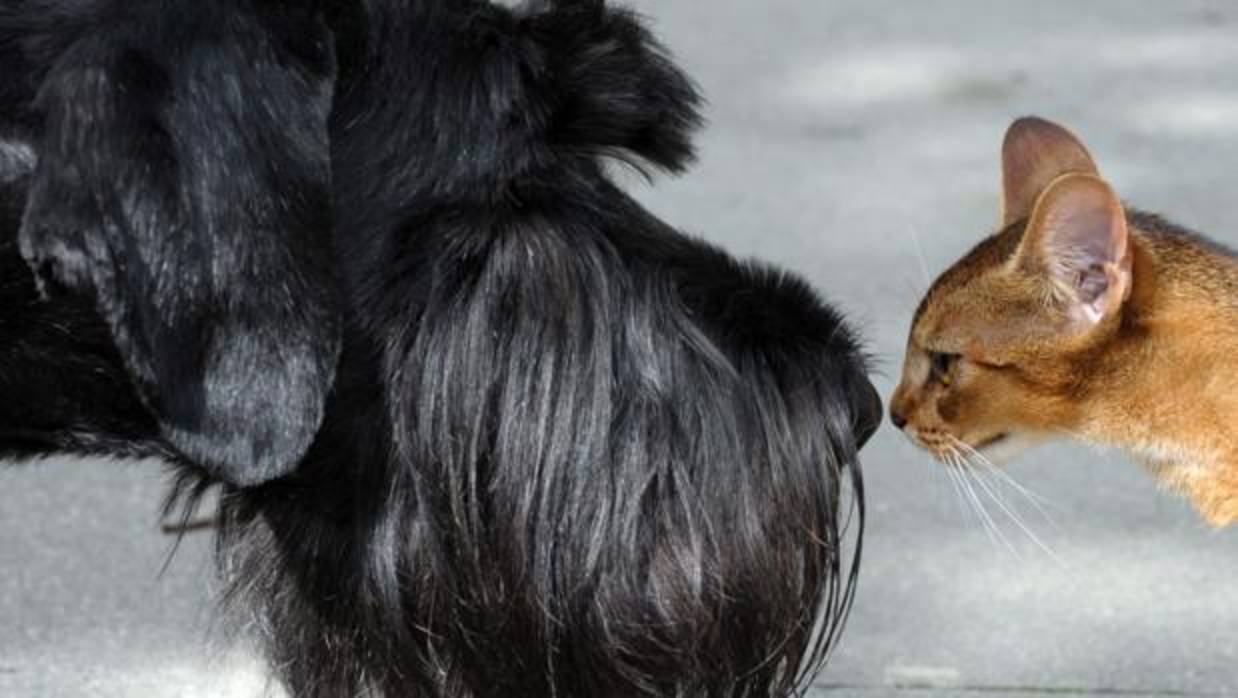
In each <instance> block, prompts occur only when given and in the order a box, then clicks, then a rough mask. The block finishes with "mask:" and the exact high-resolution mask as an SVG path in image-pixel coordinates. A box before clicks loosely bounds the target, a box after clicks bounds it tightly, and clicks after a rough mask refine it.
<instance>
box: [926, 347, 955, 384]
mask: <svg viewBox="0 0 1238 698" xmlns="http://www.w3.org/2000/svg"><path fill="white" fill-rule="evenodd" d="M958 360H959V355H958V354H947V353H944V352H940V351H931V352H929V377H930V380H935V381H937V382H938V383H941V384H942V385H945V386H949V385H950V381H951V380H952V379H953V378H954V376H953V375H952V374H953V373H954V366H955V364H957V363H958Z"/></svg>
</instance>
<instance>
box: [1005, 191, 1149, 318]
mask: <svg viewBox="0 0 1238 698" xmlns="http://www.w3.org/2000/svg"><path fill="white" fill-rule="evenodd" d="M1014 259H1015V262H1016V263H1017V264H1018V265H1019V266H1020V267H1021V270H1022V271H1024V272H1030V273H1032V274H1034V275H1036V276H1037V277H1038V278H1040V279H1043V280H1045V281H1047V282H1048V284H1049V288H1050V290H1051V295H1052V296H1053V297H1054V298H1055V299H1056V300H1057V301H1058V302H1060V303H1062V305H1063V307H1064V309H1065V310H1066V316H1067V319H1068V324H1069V328H1068V329H1070V330H1071V331H1079V332H1082V331H1087V330H1089V329H1091V328H1093V327H1095V326H1096V325H1098V324H1099V323H1100V322H1101V320H1103V319H1104V318H1106V317H1110V316H1112V315H1113V314H1115V313H1116V312H1117V311H1118V310H1119V309H1120V308H1121V307H1122V303H1123V302H1125V300H1126V299H1127V297H1128V296H1129V295H1130V290H1131V247H1130V236H1129V232H1128V230H1127V227H1126V214H1125V212H1124V211H1123V209H1122V202H1121V201H1120V200H1119V199H1118V195H1117V194H1116V193H1114V191H1113V189H1111V188H1110V187H1109V185H1108V184H1106V183H1105V181H1104V180H1102V179H1101V178H1099V177H1097V176H1095V175H1089V174H1067V175H1063V176H1061V177H1059V178H1057V179H1056V180H1054V181H1053V182H1052V183H1051V184H1050V185H1049V186H1048V188H1047V189H1046V190H1045V192H1044V193H1043V194H1041V196H1040V198H1039V200H1038V201H1037V202H1036V207H1035V209H1034V210H1033V211H1032V215H1031V219H1030V220H1029V221H1028V224H1027V230H1026V232H1025V233H1024V235H1023V241H1022V242H1021V243H1020V248H1019V252H1018V254H1017V255H1016V256H1015V258H1014Z"/></svg>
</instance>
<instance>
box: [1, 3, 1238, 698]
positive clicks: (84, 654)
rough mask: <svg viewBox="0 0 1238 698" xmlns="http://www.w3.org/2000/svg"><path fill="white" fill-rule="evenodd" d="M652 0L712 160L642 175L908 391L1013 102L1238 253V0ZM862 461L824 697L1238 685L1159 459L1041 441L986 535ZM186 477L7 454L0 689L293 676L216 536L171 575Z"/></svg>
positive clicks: (216, 689)
mask: <svg viewBox="0 0 1238 698" xmlns="http://www.w3.org/2000/svg"><path fill="white" fill-rule="evenodd" d="M632 4H634V6H635V7H637V8H638V9H640V10H641V11H643V12H644V13H646V14H647V15H648V16H649V17H650V18H651V19H652V21H653V25H654V27H655V31H656V32H657V33H658V34H659V35H660V36H661V37H662V38H663V39H664V41H665V42H666V43H667V44H668V45H669V46H670V47H671V48H672V50H673V52H674V53H675V55H676V56H677V57H678V59H679V60H680V61H681V62H682V64H683V65H684V67H686V69H687V70H688V72H690V73H691V74H692V75H693V76H694V77H695V78H696V80H697V81H698V82H699V84H700V85H701V87H702V88H703V90H704V91H705V93H706V94H707V96H708V98H709V102H710V105H709V108H708V117H709V121H710V124H709V126H708V128H707V129H706V130H705V131H704V133H703V134H702V135H701V137H700V138H699V140H698V143H699V149H700V162H699V163H698V165H697V166H696V167H695V168H694V169H693V170H691V171H690V172H689V173H687V174H686V175H685V176H683V177H680V178H678V179H674V180H666V179H661V180H657V181H656V182H655V183H654V184H653V185H652V186H649V185H646V184H644V183H641V182H639V181H637V180H635V179H633V180H631V182H630V184H631V186H632V188H633V190H634V191H635V192H636V193H637V195H638V196H639V197H640V198H641V199H642V200H644V201H645V202H647V204H648V205H649V206H650V207H652V208H653V209H654V210H655V211H656V212H658V213H659V214H660V215H662V216H663V217H665V218H666V219H667V220H669V221H671V222H673V223H675V224H677V225H679V226H680V227H682V228H684V229H685V230H687V231H689V232H692V233H695V234H699V235H702V236H704V237H706V238H708V239H710V240H713V241H716V242H718V243H720V244H722V245H724V246H726V247H727V248H728V249H730V250H731V251H733V252H734V253H736V254H738V255H741V256H756V257H760V258H762V259H765V260H768V261H770V262H774V263H777V264H780V265H782V266H785V267H787V268H789V269H791V270H794V271H796V272H798V273H800V274H802V275H804V276H805V277H807V278H808V279H810V280H811V281H812V282H813V283H814V284H816V285H817V286H818V287H819V288H820V289H821V290H822V291H823V292H824V293H825V294H826V295H827V296H828V297H829V298H830V299H831V300H832V301H833V302H835V303H836V304H838V305H839V306H840V307H841V308H843V309H845V310H846V311H847V312H848V313H850V314H851V316H852V317H853V318H854V319H855V321H856V323H857V324H858V325H859V326H860V327H861V328H862V329H863V331H864V333H865V334H866V336H867V337H868V339H869V341H870V346H871V349H872V350H873V352H874V353H875V355H876V356H877V357H878V359H879V371H880V374H879V375H878V376H877V378H876V382H877V384H878V387H879V388H880V389H881V390H882V392H883V394H884V395H886V396H888V395H889V392H890V390H891V389H892V387H893V382H894V381H896V380H897V378H898V372H899V367H900V363H901V360H902V347H903V343H904V341H905V333H906V331H907V327H908V323H909V322H910V318H911V313H912V311H913V309H914V307H915V305H916V303H917V301H918V299H919V296H920V294H921V293H922V292H923V291H924V290H925V289H926V288H927V285H928V282H929V280H930V278H931V277H933V276H935V275H936V274H937V273H938V272H940V271H941V270H943V269H944V268H945V267H947V266H948V265H949V264H950V263H951V262H953V261H954V260H955V259H956V258H957V257H959V256H960V255H961V254H962V253H964V252H965V251H966V250H967V249H969V248H970V246H972V245H973V244H974V243H975V242H977V241H978V240H979V239H980V238H981V236H982V235H984V234H986V233H987V232H989V231H990V229H991V227H992V226H993V225H994V224H995V222H996V218H997V215H998V211H997V195H998V159H997V158H998V149H999V144H1000V141H1001V137H1002V134H1003V132H1004V131H1005V128H1006V126H1007V125H1008V124H1009V123H1010V121H1011V120H1012V119H1014V118H1015V117H1017V116H1020V115H1024V114H1038V115H1041V116H1045V117H1047V118H1050V119H1054V120H1057V121H1059V122H1061V123H1063V124H1065V125H1067V126H1069V127H1070V128H1072V129H1073V130H1075V131H1076V132H1077V133H1078V134H1079V135H1080V136H1081V137H1082V138H1083V139H1084V140H1085V142H1086V143H1087V144H1088V145H1089V146H1090V148H1091V150H1092V152H1093V154H1094V156H1095V157H1096V159H1097V162H1098V163H1099V165H1100V167H1101V170H1102V172H1103V173H1104V174H1105V175H1106V176H1107V178H1108V179H1109V180H1110V181H1111V182H1112V183H1113V184H1114V186H1115V187H1116V188H1117V190H1118V191H1119V192H1120V193H1121V194H1122V195H1123V197H1124V198H1125V199H1127V201H1129V202H1131V203H1132V204H1133V205H1136V206H1138V207H1140V208H1144V209H1148V210H1152V211H1156V212H1160V213H1163V214H1165V215H1166V216H1168V217H1169V218H1170V219H1172V220H1174V221H1176V222H1178V223H1181V224H1184V225H1187V226H1189V227H1192V228H1195V229H1197V230H1199V231H1201V232H1205V233H1207V234H1209V235H1211V236H1213V237H1215V238H1217V239H1219V240H1222V241H1225V242H1228V243H1229V244H1231V245H1238V205H1235V201H1238V179H1236V178H1235V174H1238V3H1230V2H1220V1H1217V2H1201V1H1191V0H1177V1H1175V2H1165V1H1163V0H1142V1H1136V0H1091V1H1090V2H1086V3H1081V2H1075V1H1073V0H1037V1H1035V2H1031V1H1024V2H1006V1H993V0H968V1H964V0H940V1H937V0H933V1H929V0H925V1H921V2H907V1H905V0H904V1H901V2H900V1H896V0H854V1H849V2H842V1H825V0H756V1H754V0H708V1H706V0H637V1H636V2H634V3H632ZM1236 360H1238V359H1236ZM0 399H3V397H2V396H0ZM864 465H865V474H866V485H867V491H868V495H869V513H870V516H869V525H868V531H867V535H866V538H865V542H864V565H863V569H862V572H861V578H860V589H859V594H858V596H857V600H856V605H855V610H854V613H853V615H852V617H851V621H850V625H849V626H848V629H847V632H846V633H845V634H844V636H843V641H842V643H841V645H840V647H839V649H838V651H837V653H836V654H835V656H834V658H833V660H832V662H831V664H830V665H829V667H828V668H827V669H826V671H825V672H824V674H823V675H822V676H821V678H820V681H819V685H818V687H817V688H815V689H814V691H815V693H814V694H813V695H814V696H815V697H816V698H825V697H827V696H858V697H861V698H865V697H869V696H872V697H887V696H889V697H899V698H901V697H903V696H927V697H931V698H936V697H945V696H1006V697H1009V696H1015V697H1020V696H1023V697H1030V696H1041V695H1070V696H1113V695H1118V696H1238V530H1228V531H1213V530H1210V529H1208V528H1207V527H1206V526H1204V525H1203V524H1202V523H1200V522H1199V521H1198V520H1197V518H1196V516H1195V515H1194V513H1193V512H1192V511H1191V510H1190V509H1189V508H1188V506H1187V505H1186V504H1185V503H1184V502H1182V501H1180V500H1178V499H1176V498H1175V497H1173V496H1170V495H1168V494H1165V493H1163V492H1160V491H1158V488H1157V486H1156V485H1155V484H1154V482H1153V481H1152V479H1151V478H1150V477H1149V476H1147V475H1146V474H1145V473H1143V472H1142V470H1141V468H1140V467H1139V466H1138V465H1136V464H1134V463H1132V462H1130V461H1128V460H1126V459H1124V458H1122V457H1121V456H1118V455H1115V454H1107V453H1103V452H1099V451H1095V450H1091V449H1087V448H1083V447H1076V446H1069V445H1064V446H1060V447H1052V448H1046V449H1043V450H1040V451H1037V452H1035V453H1033V454H1030V455H1028V456H1027V457H1025V458H1024V459H1023V460H1022V461H1020V462H1018V463H1016V464H1015V465H1014V466H1012V467H1011V468H1009V470H1008V474H1009V476H1010V477H1012V478H1013V479H1014V480H1015V481H1017V482H1018V483H1019V487H1022V488H1025V489H1026V490H1028V491H1029V493H1027V494H1025V493H1020V492H1019V491H1018V487H1016V486H1014V485H1012V484H1010V483H1009V482H1007V481H1005V480H1002V479H1001V478H997V477H990V478H988V479H986V480H985V482H986V484H987V485H988V486H989V487H990V488H992V489H993V491H994V493H995V494H997V495H998V496H1000V497H1001V498H1002V499H1003V500H1004V503H1005V506H1006V507H1007V508H1009V509H1010V510H1011V512H1013V513H1014V514H1015V515H1017V517H1018V518H1019V519H1021V523H1019V522H1016V521H1015V520H1014V517H1012V516H1010V515H1008V514H1007V513H1006V512H1005V511H1003V508H1002V507H1001V506H999V505H998V504H997V503H996V501H994V500H993V499H992V498H990V497H989V496H988V495H986V494H985V493H984V492H983V491H980V492H979V496H980V497H981V498H983V499H984V502H985V505H986V507H987V515H988V516H989V517H991V522H990V523H989V525H988V526H987V527H986V524H985V519H984V518H983V517H982V516H981V515H979V514H977V513H976V511H975V510H974V509H972V508H970V505H968V504H966V503H965V502H964V500H963V499H962V497H961V496H960V495H959V494H958V492H957V491H956V490H955V489H953V488H952V485H951V483H950V480H949V479H948V478H947V477H946V475H945V473H944V471H943V470H942V469H941V468H940V467H939V466H935V465H934V464H932V463H931V462H929V461H928V459H927V458H926V456H924V455H923V454H921V453H920V452H918V451H916V450H915V449H913V448H912V447H911V446H910V445H909V444H908V443H907V442H906V441H905V440H904V439H903V438H902V437H901V435H900V434H898V433H897V432H895V431H894V430H893V429H891V428H890V427H889V426H888V425H887V426H886V427H885V428H883V430H882V431H881V432H880V433H879V434H878V435H877V436H876V437H875V438H874V440H873V442H872V443H871V444H870V445H869V447H868V448H867V449H866V451H865V453H864ZM164 484H165V482H164V479H163V474H162V473H161V471H160V468H159V467H158V466H157V465H156V464H129V463H97V462H93V463H92V462H76V461H75V462H68V461H58V462H53V463H48V464H41V465H38V466H23V467H18V468H5V469H0V696H14V697H21V698H25V697H27V696H117V697H122V696H123V697H129V696H138V697H148V696H149V697H155V698H162V697H164V696H167V697H169V698H171V697H173V696H175V697H178V698H180V697H196V696H227V697H229V698H232V697H235V698H251V697H257V696H263V695H277V692H275V691H274V690H272V689H271V687H269V686H268V685H267V681H266V679H265V677H264V675H263V673H262V671H261V669H260V667H259V665H258V664H257V663H256V662H255V660H254V659H253V658H252V656H251V654H250V653H249V652H247V651H246V649H245V648H244V647H243V646H236V645H235V644H230V643H229V642H228V641H227V638H226V637H224V635H223V633H222V632H221V631H220V628H218V627H216V626H215V625H213V620H212V618H213V606H212V604H213V600H214V594H216V593H217V591H218V589H217V585H216V584H215V582H214V580H213V576H212V568H211V564H210V560H209V553H210V551H209V544H210V539H209V536H208V535H191V536H190V537H189V538H188V539H186V540H185V541H184V543H183V544H182V545H181V546H180V549H179V551H178V552H177V553H176V555H175V557H174V558H172V560H171V563H170V564H169V565H168V567H167V568H166V570H164V571H163V572H162V573H161V568H162V566H163V564H164V562H165V560H166V559H167V557H168V555H169V554H170V552H171V547H172V544H173V539H172V538H170V537H168V536H165V535H162V534H161V533H160V532H159V528H158V524H159V519H158V508H159V502H160V499H161V497H162V495H163V490H164ZM1033 502H1035V503H1033ZM1041 510H1043V511H1041ZM994 529H995V530H994Z"/></svg>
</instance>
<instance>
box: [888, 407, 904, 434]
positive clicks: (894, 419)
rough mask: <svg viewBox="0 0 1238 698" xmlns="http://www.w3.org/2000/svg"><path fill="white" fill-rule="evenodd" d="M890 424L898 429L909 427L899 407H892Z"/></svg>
mask: <svg viewBox="0 0 1238 698" xmlns="http://www.w3.org/2000/svg"><path fill="white" fill-rule="evenodd" d="M890 423H891V424H893V425H894V427H895V428H897V429H902V428H903V427H905V426H907V417H906V416H905V415H904V414H903V413H902V412H901V411H899V409H898V406H897V405H890Z"/></svg>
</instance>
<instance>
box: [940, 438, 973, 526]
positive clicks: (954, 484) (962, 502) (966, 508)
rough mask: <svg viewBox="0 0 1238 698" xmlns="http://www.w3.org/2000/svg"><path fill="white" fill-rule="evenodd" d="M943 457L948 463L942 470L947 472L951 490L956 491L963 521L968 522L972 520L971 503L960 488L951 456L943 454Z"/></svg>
mask: <svg viewBox="0 0 1238 698" xmlns="http://www.w3.org/2000/svg"><path fill="white" fill-rule="evenodd" d="M942 457H943V459H945V460H946V461H947V463H945V464H944V465H943V467H942V470H945V471H946V480H947V481H948V482H949V483H950V488H951V489H953V490H954V501H955V503H956V505H957V506H958V507H959V514H960V515H962V517H963V519H964V520H965V521H966V520H967V519H969V518H971V517H969V516H968V514H969V513H970V512H971V506H970V503H968V502H967V501H966V497H964V495H963V490H962V488H961V487H960V486H959V481H958V476H957V475H956V474H955V473H954V472H953V471H954V466H953V465H951V464H950V463H949V456H948V455H947V454H943V456H942Z"/></svg>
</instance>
